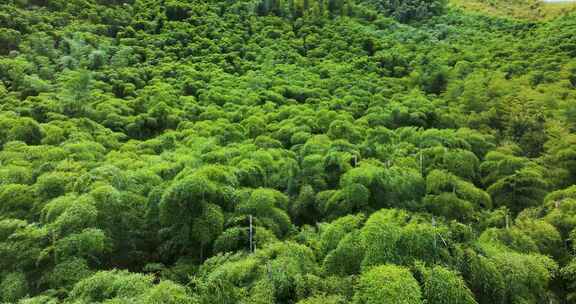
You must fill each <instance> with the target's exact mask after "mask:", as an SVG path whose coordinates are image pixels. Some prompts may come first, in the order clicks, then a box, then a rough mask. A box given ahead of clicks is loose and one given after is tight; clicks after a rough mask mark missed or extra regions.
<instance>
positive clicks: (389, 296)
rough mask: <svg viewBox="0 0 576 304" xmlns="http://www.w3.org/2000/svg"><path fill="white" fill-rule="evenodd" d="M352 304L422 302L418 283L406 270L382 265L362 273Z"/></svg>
mask: <svg viewBox="0 0 576 304" xmlns="http://www.w3.org/2000/svg"><path fill="white" fill-rule="evenodd" d="M353 303H355V304H372V303H402V304H408V303H414V304H416V303H423V301H422V295H421V291H420V286H418V281H416V280H415V279H414V277H413V276H412V274H411V273H410V271H409V270H408V269H406V268H403V267H399V266H394V265H382V266H378V267H374V268H372V269H370V270H368V271H366V272H365V273H362V276H361V277H360V280H359V282H358V290H357V291H356V293H355V294H354V301H353Z"/></svg>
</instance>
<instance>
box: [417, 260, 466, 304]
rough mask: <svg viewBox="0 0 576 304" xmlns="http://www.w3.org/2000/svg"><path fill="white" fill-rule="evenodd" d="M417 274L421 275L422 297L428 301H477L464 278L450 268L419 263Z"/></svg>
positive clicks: (431, 303)
mask: <svg viewBox="0 0 576 304" xmlns="http://www.w3.org/2000/svg"><path fill="white" fill-rule="evenodd" d="M417 276H421V280H422V282H423V284H422V285H423V287H422V297H423V298H424V299H425V300H426V303H430V304H443V303H463V304H464V303H467V304H476V303H477V302H476V300H475V299H474V295H473V294H472V292H471V291H470V290H469V289H468V287H467V286H466V283H465V282H464V280H463V279H462V278H461V277H460V276H459V275H458V274H457V273H455V272H453V271H451V270H449V269H446V268H444V267H442V266H434V267H432V268H425V267H424V266H423V265H418V275H417Z"/></svg>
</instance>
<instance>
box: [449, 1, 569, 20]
mask: <svg viewBox="0 0 576 304" xmlns="http://www.w3.org/2000/svg"><path fill="white" fill-rule="evenodd" d="M450 3H451V4H452V5H453V6H454V7H458V8H461V9H464V10H467V11H472V12H479V13H483V14H489V15H493V16H498V17H503V18H518V19H525V20H550V19H554V18H557V17H560V16H564V15H567V14H570V13H572V12H574V11H575V10H576V2H573V1H550V2H546V1H542V0H451V1H450Z"/></svg>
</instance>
